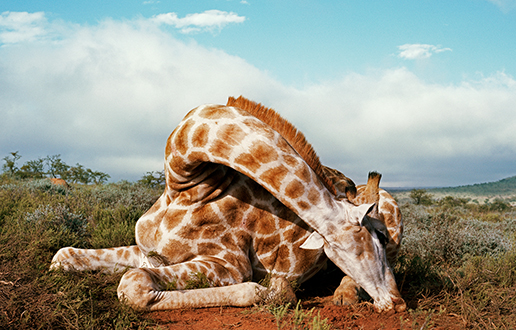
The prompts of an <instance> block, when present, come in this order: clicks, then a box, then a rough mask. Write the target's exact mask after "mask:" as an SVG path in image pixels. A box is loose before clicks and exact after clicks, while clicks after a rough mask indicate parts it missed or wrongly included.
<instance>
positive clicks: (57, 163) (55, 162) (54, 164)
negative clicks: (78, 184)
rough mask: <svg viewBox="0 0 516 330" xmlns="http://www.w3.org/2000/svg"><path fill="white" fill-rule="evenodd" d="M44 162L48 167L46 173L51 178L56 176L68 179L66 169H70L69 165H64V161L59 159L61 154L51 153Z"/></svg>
mask: <svg viewBox="0 0 516 330" xmlns="http://www.w3.org/2000/svg"><path fill="white" fill-rule="evenodd" d="M45 163H46V164H47V167H48V174H49V175H50V176H52V177H53V178H57V177H58V176H59V177H60V178H61V179H63V180H67V179H68V174H69V173H68V171H69V169H70V166H69V165H66V164H65V162H63V161H62V160H61V155H59V154H58V155H53V156H47V157H46V158H45Z"/></svg>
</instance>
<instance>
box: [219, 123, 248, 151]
mask: <svg viewBox="0 0 516 330" xmlns="http://www.w3.org/2000/svg"><path fill="white" fill-rule="evenodd" d="M245 136H246V134H245V132H244V131H243V130H242V129H241V128H240V127H239V126H238V125H235V124H228V125H224V126H223V127H221V128H220V129H219V130H218V132H217V137H218V138H219V139H221V140H222V141H224V142H225V143H226V144H228V145H231V146H236V145H239V144H240V143H241V142H242V140H243V139H244V138H245Z"/></svg>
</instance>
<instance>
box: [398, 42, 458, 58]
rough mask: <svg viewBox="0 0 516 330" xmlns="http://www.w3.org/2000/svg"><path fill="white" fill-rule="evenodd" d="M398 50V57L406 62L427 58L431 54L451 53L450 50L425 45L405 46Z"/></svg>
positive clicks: (399, 47)
mask: <svg viewBox="0 0 516 330" xmlns="http://www.w3.org/2000/svg"><path fill="white" fill-rule="evenodd" d="M398 49H399V50H400V52H399V54H398V56H399V57H401V58H404V59H407V60H418V59H423V58H429V57H430V56H432V55H433V54H438V53H442V52H445V51H451V49H450V48H442V47H440V46H434V45H427V44H405V45H401V46H398Z"/></svg>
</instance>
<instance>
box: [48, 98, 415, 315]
mask: <svg viewBox="0 0 516 330" xmlns="http://www.w3.org/2000/svg"><path fill="white" fill-rule="evenodd" d="M165 174H166V175H165V177H166V186H165V190H164V192H163V194H162V195H161V196H160V197H159V199H158V200H157V201H156V203H155V204H154V205H153V206H152V207H151V208H150V209H149V210H148V211H147V212H146V213H145V214H144V215H143V216H142V217H141V218H140V219H139V220H138V221H137V223H136V228H135V236H136V243H137V245H135V246H127V247H116V248H108V249H97V250H95V249H76V248H73V247H66V248H62V249H60V250H59V251H58V252H57V253H56V255H55V256H54V257H53V259H52V263H51V269H55V268H59V267H62V268H63V269H65V270H76V271H82V270H88V269H97V270H102V271H105V272H122V271H125V273H124V274H123V276H122V278H121V280H120V284H119V286H118V289H117V293H118V297H119V299H120V300H122V301H125V302H127V303H128V304H129V305H131V306H133V307H135V308H138V309H144V310H163V309H173V308H185V307H210V306H223V305H232V306H251V305H253V304H256V303H258V302H260V301H263V300H264V299H271V298H274V297H277V296H280V295H285V296H286V297H287V299H295V294H294V293H293V291H292V289H291V287H290V284H289V283H290V282H291V281H297V282H298V283H302V282H304V281H306V280H307V279H309V278H310V277H311V276H313V275H314V274H315V273H317V272H318V271H319V270H320V269H321V268H322V267H323V265H324V264H325V262H326V260H327V258H329V259H330V260H332V261H333V262H334V263H335V264H336V265H337V266H338V267H339V268H340V269H341V270H342V271H343V272H344V273H345V274H347V275H348V276H350V277H351V278H353V280H354V281H356V283H357V285H359V286H360V287H361V288H363V289H364V290H365V291H366V292H367V293H368V294H369V295H370V297H371V298H372V299H373V300H374V307H375V309H376V310H377V311H378V312H395V311H398V312H399V311H403V310H405V309H406V304H405V302H404V301H403V299H402V298H401V295H400V293H399V291H398V289H397V286H396V283H395V280H394V276H393V274H392V270H391V268H390V267H389V265H388V263H387V260H386V254H385V245H384V244H385V242H383V241H382V240H381V238H382V237H383V236H382V234H381V233H380V232H379V231H378V230H377V229H376V228H375V227H372V226H366V225H365V223H366V222H369V220H368V219H369V217H368V216H367V215H366V214H368V213H369V212H370V211H371V210H372V209H373V208H374V204H361V205H358V206H355V205H354V204H353V203H352V202H351V201H350V200H348V198H347V197H342V196H340V197H339V198H337V197H336V195H337V190H336V188H335V186H334V185H333V183H332V181H331V179H330V178H329V177H328V176H327V175H325V170H324V167H323V165H322V164H321V163H320V161H319V158H318V157H317V155H316V153H315V151H314V150H313V148H312V147H311V146H310V145H309V144H308V143H307V142H306V139H305V137H304V135H303V134H302V133H301V132H299V131H298V130H297V129H295V128H294V127H293V125H292V124H290V123H289V122H288V121H286V120H284V119H283V118H281V117H280V116H279V115H278V114H277V113H276V112H275V111H273V110H272V109H268V108H265V107H263V106H262V105H261V104H257V103H254V102H252V101H249V100H247V99H245V98H243V97H239V98H238V99H235V98H229V100H228V103H227V105H203V106H199V107H197V108H195V109H193V110H191V111H190V112H189V113H188V114H187V115H186V116H185V118H184V119H183V120H182V121H181V123H180V124H179V125H178V126H177V127H176V128H175V129H174V131H173V132H172V133H171V135H170V136H169V138H168V140H167V144H166V147H165ZM350 185H351V184H350ZM350 190H352V189H350ZM350 194H351V193H350ZM350 196H351V195H350ZM196 273H202V274H204V275H205V276H206V278H207V279H208V281H209V282H210V285H211V287H210V288H205V289H195V290H185V288H186V286H187V283H188V280H189V278H190V277H191V276H192V274H196ZM266 276H270V278H271V279H270V287H269V288H265V287H264V286H262V285H260V284H258V283H257V282H258V281H260V280H262V279H263V278H265V277H266ZM171 286H172V287H173V288H175V289H176V290H168V288H170V287H171Z"/></svg>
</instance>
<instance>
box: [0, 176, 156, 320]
mask: <svg viewBox="0 0 516 330" xmlns="http://www.w3.org/2000/svg"><path fill="white" fill-rule="evenodd" d="M157 196H159V193H158V192H156V191H153V190H151V189H145V188H143V187H141V186H139V185H135V184H130V183H120V184H110V185H105V186H104V185H102V186H77V187H74V188H72V189H64V190H63V188H62V187H60V186H55V185H52V184H50V183H49V181H48V180H46V179H45V180H33V181H24V180H15V181H11V180H10V179H9V180H6V181H3V185H1V186H0V280H1V281H2V282H1V283H2V284H1V285H0V297H2V299H0V310H2V313H0V328H2V329H3V328H11V329H41V328H42V329H112V328H115V329H117V328H118V329H137V328H145V327H146V325H147V324H148V321H146V319H145V318H144V317H143V315H142V314H141V313H138V312H135V311H133V310H132V309H129V308H127V307H126V306H124V305H122V304H120V303H119V302H118V299H117V297H116V288H117V286H118V282H119V280H120V276H121V275H120V274H115V275H106V274H102V273H99V272H84V273H65V272H60V271H57V272H50V271H49V270H48V269H49V266H50V261H51V260H52V257H53V255H54V254H55V253H56V252H57V250H58V249H60V248H61V247H64V246H76V247H83V248H98V247H112V246H119V245H130V244H134V226H135V222H136V220H137V219H138V218H139V217H140V216H141V215H142V214H143V213H144V212H146V211H147V210H148V209H149V208H150V206H151V205H152V204H153V202H154V201H155V200H156V199H157Z"/></svg>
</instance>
